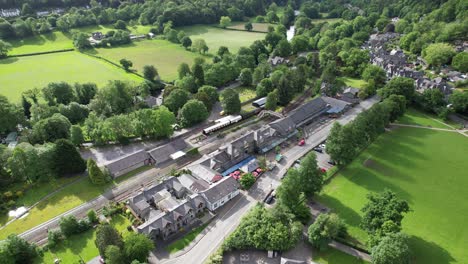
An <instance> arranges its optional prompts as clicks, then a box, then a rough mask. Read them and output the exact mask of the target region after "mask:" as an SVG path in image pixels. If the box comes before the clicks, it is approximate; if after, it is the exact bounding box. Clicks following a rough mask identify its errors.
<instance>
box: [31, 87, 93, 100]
mask: <svg viewBox="0 0 468 264" xmlns="http://www.w3.org/2000/svg"><path fill="white" fill-rule="evenodd" d="M74 88H75V96H76V99H77V102H78V103H79V104H82V105H88V104H89V102H90V101H91V99H93V98H94V96H95V95H96V93H97V85H96V84H95V83H83V84H80V83H75V87H74ZM33 101H34V100H33Z"/></svg>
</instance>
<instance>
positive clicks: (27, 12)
mask: <svg viewBox="0 0 468 264" xmlns="http://www.w3.org/2000/svg"><path fill="white" fill-rule="evenodd" d="M21 15H22V16H34V15H36V12H35V11H34V9H33V8H32V7H31V5H30V4H29V3H24V4H23V6H22V7H21Z"/></svg>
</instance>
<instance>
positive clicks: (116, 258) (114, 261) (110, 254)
mask: <svg viewBox="0 0 468 264" xmlns="http://www.w3.org/2000/svg"><path fill="white" fill-rule="evenodd" d="M104 256H105V258H106V263H108V264H125V263H126V262H125V255H124V253H123V252H122V250H121V249H120V248H119V247H117V246H114V245H110V246H108V247H107V248H106V250H105V253H104Z"/></svg>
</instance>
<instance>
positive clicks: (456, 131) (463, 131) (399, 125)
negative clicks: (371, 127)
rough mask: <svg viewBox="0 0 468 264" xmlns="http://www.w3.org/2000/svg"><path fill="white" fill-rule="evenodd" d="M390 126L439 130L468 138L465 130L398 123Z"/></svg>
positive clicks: (467, 130)
mask: <svg viewBox="0 0 468 264" xmlns="http://www.w3.org/2000/svg"><path fill="white" fill-rule="evenodd" d="M390 126H393V127H412V128H422V129H430V130H437V131H445V132H455V133H459V134H461V135H463V136H465V137H468V135H467V134H466V132H468V129H463V130H453V129H448V128H437V127H427V126H419V125H407V124H397V123H391V124H390Z"/></svg>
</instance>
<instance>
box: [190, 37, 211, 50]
mask: <svg viewBox="0 0 468 264" xmlns="http://www.w3.org/2000/svg"><path fill="white" fill-rule="evenodd" d="M192 48H193V49H194V50H195V51H197V52H198V53H200V54H201V53H203V54H205V53H206V52H207V51H208V46H207V45H206V42H205V40H204V39H195V40H194V41H193V43H192Z"/></svg>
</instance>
